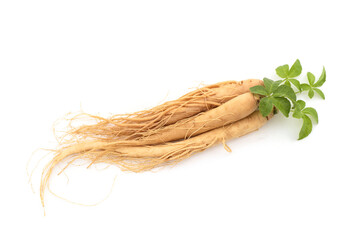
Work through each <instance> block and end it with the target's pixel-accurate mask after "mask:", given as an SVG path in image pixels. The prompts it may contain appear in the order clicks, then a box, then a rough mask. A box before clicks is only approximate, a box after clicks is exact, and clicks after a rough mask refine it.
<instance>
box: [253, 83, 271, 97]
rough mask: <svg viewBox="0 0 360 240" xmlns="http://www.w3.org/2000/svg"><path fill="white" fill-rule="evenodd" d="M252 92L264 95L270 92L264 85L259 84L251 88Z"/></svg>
mask: <svg viewBox="0 0 360 240" xmlns="http://www.w3.org/2000/svg"><path fill="white" fill-rule="evenodd" d="M250 92H252V93H254V94H259V95H263V96H268V94H269V93H268V92H267V91H266V89H265V88H264V86H261V85H258V86H254V87H251V88H250Z"/></svg>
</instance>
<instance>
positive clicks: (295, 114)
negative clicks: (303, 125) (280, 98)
mask: <svg viewBox="0 0 360 240" xmlns="http://www.w3.org/2000/svg"><path fill="white" fill-rule="evenodd" d="M302 116H303V113H302V112H301V111H300V110H298V109H295V110H294V113H293V117H294V118H298V119H300V118H301V117H302Z"/></svg>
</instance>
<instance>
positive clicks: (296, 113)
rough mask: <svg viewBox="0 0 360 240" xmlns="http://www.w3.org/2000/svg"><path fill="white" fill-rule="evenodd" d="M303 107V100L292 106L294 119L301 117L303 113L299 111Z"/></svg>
mask: <svg viewBox="0 0 360 240" xmlns="http://www.w3.org/2000/svg"><path fill="white" fill-rule="evenodd" d="M304 107H305V102H304V101H303V100H297V101H296V102H295V104H294V113H293V117H294V118H301V117H302V116H303V113H302V112H301V110H302V109H303V108H304Z"/></svg>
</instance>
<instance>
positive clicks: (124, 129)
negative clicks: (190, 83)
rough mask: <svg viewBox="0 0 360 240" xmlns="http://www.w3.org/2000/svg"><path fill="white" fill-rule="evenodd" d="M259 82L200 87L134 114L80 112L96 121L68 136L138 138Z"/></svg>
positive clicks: (249, 81)
mask: <svg viewBox="0 0 360 240" xmlns="http://www.w3.org/2000/svg"><path fill="white" fill-rule="evenodd" d="M256 85H263V82H262V81H261V80H258V79H249V80H244V81H239V82H238V81H226V82H221V83H217V84H213V85H209V86H205V87H203V88H199V89H197V90H195V91H192V92H190V93H188V94H186V95H184V96H182V97H180V98H179V99H177V100H173V101H168V102H165V103H163V104H161V105H159V106H156V107H154V108H151V109H149V110H144V111H139V112H135V113H132V114H117V115H113V116H112V117H109V118H103V117H99V116H94V115H90V114H80V115H79V117H87V118H88V119H89V120H95V121H96V123H95V124H91V125H83V126H80V127H74V128H73V129H71V130H70V131H69V134H68V137H70V138H71V139H79V138H93V139H103V140H108V139H110V140H113V139H114V138H115V137H116V138H119V139H123V140H137V139H140V138H143V137H144V136H146V135H147V133H148V131H149V130H156V129H159V128H162V127H164V126H167V125H171V124H173V123H176V122H177V121H179V120H182V119H185V118H188V117H191V116H194V115H196V114H199V113H201V112H204V111H207V110H210V109H212V108H216V107H218V106H220V105H221V104H223V103H225V102H227V101H229V100H231V99H233V98H234V97H236V96H239V95H241V94H243V93H246V92H249V91H250V88H251V87H253V86H256ZM76 119H78V118H77V117H75V118H74V119H73V120H76Z"/></svg>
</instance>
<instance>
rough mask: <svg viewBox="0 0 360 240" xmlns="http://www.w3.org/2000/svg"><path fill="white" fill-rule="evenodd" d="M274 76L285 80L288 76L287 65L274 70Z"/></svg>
mask: <svg viewBox="0 0 360 240" xmlns="http://www.w3.org/2000/svg"><path fill="white" fill-rule="evenodd" d="M276 74H277V75H278V76H279V77H282V78H286V77H287V76H288V74H289V65H287V64H285V65H282V66H279V67H277V68H276Z"/></svg>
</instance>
